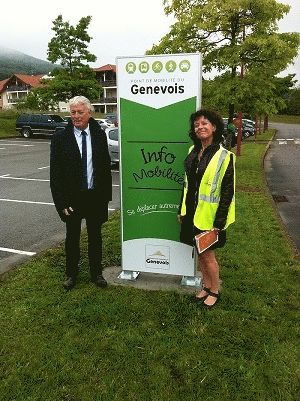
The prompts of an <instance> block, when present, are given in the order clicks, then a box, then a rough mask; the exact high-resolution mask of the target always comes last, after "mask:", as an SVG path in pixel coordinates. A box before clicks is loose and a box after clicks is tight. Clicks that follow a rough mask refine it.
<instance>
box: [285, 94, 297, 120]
mask: <svg viewBox="0 0 300 401" xmlns="http://www.w3.org/2000/svg"><path fill="white" fill-rule="evenodd" d="M285 112H286V113H287V114H291V115H298V116H299V115H300V88H294V89H292V90H291V92H290V94H289V97H288V99H287V106H286V109H285Z"/></svg>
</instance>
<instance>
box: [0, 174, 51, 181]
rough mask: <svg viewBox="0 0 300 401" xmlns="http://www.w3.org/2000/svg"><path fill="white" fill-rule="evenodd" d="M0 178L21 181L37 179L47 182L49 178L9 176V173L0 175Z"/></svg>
mask: <svg viewBox="0 0 300 401" xmlns="http://www.w3.org/2000/svg"><path fill="white" fill-rule="evenodd" d="M0 178H4V179H6V180H22V181H39V182H49V181H50V180H44V179H42V178H22V177H11V176H10V175H9V174H5V175H0Z"/></svg>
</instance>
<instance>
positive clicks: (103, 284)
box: [92, 274, 107, 288]
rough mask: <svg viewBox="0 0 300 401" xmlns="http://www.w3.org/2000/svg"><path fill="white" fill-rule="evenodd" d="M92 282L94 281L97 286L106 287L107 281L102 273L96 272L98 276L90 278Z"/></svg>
mask: <svg viewBox="0 0 300 401" xmlns="http://www.w3.org/2000/svg"><path fill="white" fill-rule="evenodd" d="M92 282H93V283H95V285H96V286H97V287H102V288H104V287H107V281H106V280H105V278H104V277H103V276H102V274H98V276H97V277H96V278H95V279H92Z"/></svg>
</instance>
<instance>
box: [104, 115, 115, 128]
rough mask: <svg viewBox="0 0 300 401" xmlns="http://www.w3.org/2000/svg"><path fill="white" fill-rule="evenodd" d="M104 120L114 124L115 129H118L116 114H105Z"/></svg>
mask: <svg viewBox="0 0 300 401" xmlns="http://www.w3.org/2000/svg"><path fill="white" fill-rule="evenodd" d="M106 120H108V121H109V122H110V123H112V124H114V126H115V127H118V116H117V114H116V113H107V114H106Z"/></svg>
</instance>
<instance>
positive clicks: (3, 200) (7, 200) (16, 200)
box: [0, 198, 116, 212]
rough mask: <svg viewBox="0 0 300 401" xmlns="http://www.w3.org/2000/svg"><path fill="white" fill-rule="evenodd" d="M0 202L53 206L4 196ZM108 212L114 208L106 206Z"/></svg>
mask: <svg viewBox="0 0 300 401" xmlns="http://www.w3.org/2000/svg"><path fill="white" fill-rule="evenodd" d="M0 202H16V203H30V204H34V205H48V206H54V203H52V202H35V201H24V200H19V199H5V198H0ZM108 210H109V211H110V212H114V211H115V210H116V209H112V208H108Z"/></svg>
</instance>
